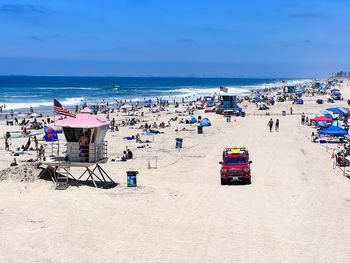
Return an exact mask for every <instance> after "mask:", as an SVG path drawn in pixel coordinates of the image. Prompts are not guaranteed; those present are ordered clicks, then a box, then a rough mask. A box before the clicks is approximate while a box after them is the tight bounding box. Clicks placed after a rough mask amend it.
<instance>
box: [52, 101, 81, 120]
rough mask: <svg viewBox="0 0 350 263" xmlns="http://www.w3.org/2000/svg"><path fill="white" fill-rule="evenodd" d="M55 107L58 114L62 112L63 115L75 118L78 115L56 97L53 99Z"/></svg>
mask: <svg viewBox="0 0 350 263" xmlns="http://www.w3.org/2000/svg"><path fill="white" fill-rule="evenodd" d="M53 108H54V112H56V113H58V114H62V115H65V116H69V117H73V118H75V117H76V116H75V114H74V113H73V112H70V111H69V110H67V109H66V108H64V107H63V106H62V104H61V103H60V102H59V101H58V100H56V99H53Z"/></svg>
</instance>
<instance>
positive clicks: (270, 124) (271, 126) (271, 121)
mask: <svg viewBox="0 0 350 263" xmlns="http://www.w3.org/2000/svg"><path fill="white" fill-rule="evenodd" d="M267 126H268V127H269V128H270V132H272V128H273V120H272V118H271V119H270V120H269V122H268V123H267Z"/></svg>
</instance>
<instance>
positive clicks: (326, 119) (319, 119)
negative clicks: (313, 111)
mask: <svg viewBox="0 0 350 263" xmlns="http://www.w3.org/2000/svg"><path fill="white" fill-rule="evenodd" d="M311 121H328V122H331V121H333V120H332V119H330V118H327V117H325V116H320V117H317V118H313V119H311Z"/></svg>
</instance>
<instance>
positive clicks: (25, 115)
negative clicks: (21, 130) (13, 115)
mask: <svg viewBox="0 0 350 263" xmlns="http://www.w3.org/2000/svg"><path fill="white" fill-rule="evenodd" d="M17 116H18V117H20V118H25V117H28V115H27V114H24V113H20V114H18V115H17Z"/></svg>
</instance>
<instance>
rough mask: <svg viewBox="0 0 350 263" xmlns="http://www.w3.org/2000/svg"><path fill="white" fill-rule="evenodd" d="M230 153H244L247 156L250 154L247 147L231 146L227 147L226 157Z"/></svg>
mask: <svg viewBox="0 0 350 263" xmlns="http://www.w3.org/2000/svg"><path fill="white" fill-rule="evenodd" d="M228 154H244V155H245V156H247V155H248V149H247V148H246V147H230V148H225V150H224V158H225V157H226V156H227V155H228Z"/></svg>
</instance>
